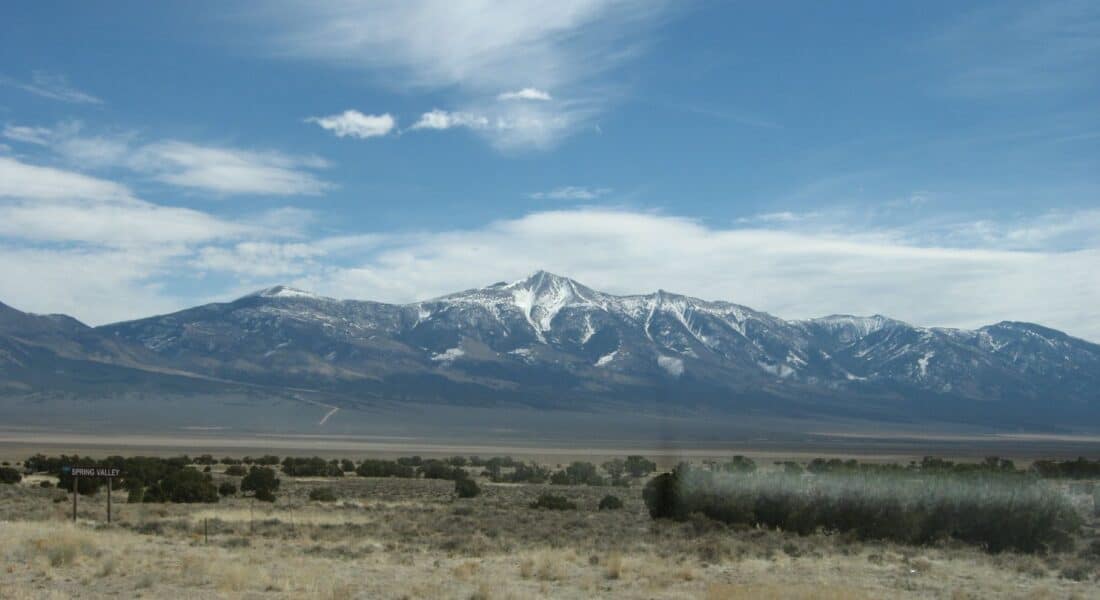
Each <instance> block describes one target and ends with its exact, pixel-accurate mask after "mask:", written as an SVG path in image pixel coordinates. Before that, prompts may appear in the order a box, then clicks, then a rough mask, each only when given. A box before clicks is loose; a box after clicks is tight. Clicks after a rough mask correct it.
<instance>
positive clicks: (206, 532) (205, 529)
mask: <svg viewBox="0 0 1100 600" xmlns="http://www.w3.org/2000/svg"><path fill="white" fill-rule="evenodd" d="M202 543H204V544H209V543H210V525H209V519H203V520H202Z"/></svg>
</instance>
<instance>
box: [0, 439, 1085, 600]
mask: <svg viewBox="0 0 1100 600" xmlns="http://www.w3.org/2000/svg"><path fill="white" fill-rule="evenodd" d="M71 458H72V457H67V460H71ZM271 458H274V460H273V461H272V460H271ZM459 458H462V457H457V458H451V459H416V458H415V457H408V458H406V459H400V460H393V461H391V460H378V459H371V460H364V461H357V460H353V459H346V461H347V462H345V460H338V461H335V465H336V466H337V467H338V468H339V470H340V473H339V474H336V470H335V469H334V468H333V464H334V461H332V460H321V459H317V460H314V459H310V458H304V459H297V458H295V459H292V460H290V461H287V460H286V459H285V458H279V457H268V458H265V459H264V460H265V464H262V465H261V464H258V463H257V461H256V460H255V459H252V460H251V461H250V462H244V461H243V460H240V459H217V460H215V459H213V458H209V459H208V458H207V457H197V458H195V457H192V458H189V459H187V460H186V461H184V460H183V457H176V458H170V459H155V460H154V461H153V462H156V461H166V462H167V463H168V464H170V465H173V466H171V467H169V468H168V470H167V471H165V472H164V473H167V475H164V476H170V475H171V473H182V472H189V473H192V474H191V475H186V476H183V477H184V478H186V479H188V480H190V479H195V478H197V479H201V480H204V481H205V480H207V479H208V480H209V481H210V483H211V485H213V486H214V488H215V489H217V490H218V496H219V498H218V501H217V502H216V503H211V502H206V501H203V502H199V503H187V502H179V503H177V502H173V501H172V497H171V496H169V497H165V498H163V499H162V500H160V501H158V502H150V501H143V502H140V503H133V504H125V503H123V504H116V506H115V510H114V513H115V514H114V516H115V519H114V523H113V525H111V526H110V527H107V526H106V525H105V523H104V520H105V519H104V512H105V508H106V507H105V498H104V497H103V496H104V495H103V494H96V493H94V492H89V493H88V495H87V496H86V497H85V498H84V499H82V500H81V502H80V505H79V510H80V514H79V519H78V522H77V524H76V525H72V524H70V523H68V518H69V511H70V510H71V505H70V503H69V502H68V501H67V500H68V498H69V493H68V492H67V491H66V490H64V489H60V490H59V489H56V487H55V486H56V485H57V484H58V483H59V482H60V477H58V476H55V475H52V474H50V473H49V469H50V466H49V465H50V464H53V463H54V462H55V461H53V460H52V459H46V460H45V462H42V463H39V462H35V461H33V460H32V461H26V462H27V463H29V464H30V465H35V466H38V465H40V464H45V465H47V467H46V468H44V469H42V470H40V471H37V472H34V473H28V472H27V471H28V470H29V469H28V464H14V465H11V466H10V467H9V468H13V469H15V470H16V471H17V472H18V473H19V474H21V480H20V481H19V482H17V483H14V484H11V485H0V538H2V539H4V540H5V543H4V544H3V545H0V546H2V547H0V579H3V583H4V586H3V588H4V590H3V592H0V596H2V597H5V598H7V597H13V598H40V597H51V595H52V596H53V597H70V596H75V595H82V596H84V597H106V596H124V597H133V596H138V595H141V596H145V597H208V596H222V597H224V596H229V597H237V596H243V597H260V596H263V597H287V598H291V597H293V598H297V597H323V598H353V597H355V598H375V597H403V596H407V597H432V598H471V597H478V598H529V597H576V598H588V597H609V596H621V597H646V598H657V597H683V598H700V597H705V598H747V597H753V598H756V597H764V598H768V597H783V598H786V597H793V598H799V597H802V598H819V597H824V598H829V597H835V598H861V597H875V598H878V597H951V596H954V597H962V598H965V597H998V598H999V597H1058V598H1068V597H1074V595H1075V594H1076V595H1077V596H1079V597H1088V596H1089V594H1091V593H1092V592H1093V590H1094V588H1095V586H1096V583H1097V581H1096V578H1097V576H1098V575H1100V567H1098V564H1100V537H1098V535H1097V525H1098V519H1097V517H1096V516H1095V515H1094V514H1093V511H1094V504H1093V496H1092V494H1093V493H1094V491H1095V490H1096V489H1097V486H1096V485H1095V484H1094V482H1093V481H1090V480H1087V479H1081V480H1076V479H1075V480H1072V481H1069V482H1060V481H1053V482H1048V483H1045V484H1044V483H1043V482H1041V481H1040V480H1039V479H1038V478H1036V477H1035V475H1034V474H1028V472H1021V471H1022V470H1020V469H1015V468H1013V469H1011V471H1009V470H1007V469H1000V471H1002V472H999V473H994V472H993V471H994V469H992V468H988V467H982V468H972V467H970V466H967V467H965V468H958V469H956V467H955V466H954V465H951V466H949V467H948V468H941V467H943V465H939V466H938V467H935V468H933V467H931V466H930V465H931V463H928V464H927V465H925V466H927V467H928V468H927V469H925V470H923V471H922V469H921V468H920V463H917V466H916V467H914V468H910V465H900V466H890V467H886V466H874V467H871V466H867V467H863V466H860V465H859V464H858V463H857V464H856V465H855V466H854V467H853V466H852V465H850V464H847V463H846V462H844V461H839V462H840V464H841V466H839V467H837V466H835V465H836V463H831V461H829V460H827V459H822V461H820V463H818V464H824V465H826V466H825V467H824V468H818V467H812V465H813V461H809V462H807V463H801V464H798V465H797V467H798V472H796V470H795V469H794V468H793V467H792V466H791V465H785V464H771V465H764V466H760V465H756V464H755V463H754V462H752V461H751V460H750V459H747V458H745V457H740V458H733V459H725V460H716V461H702V462H699V463H697V464H696V465H694V468H691V469H686V468H680V469H677V470H676V471H675V472H674V473H675V474H676V475H667V476H666V475H665V474H661V475H654V474H653V473H652V472H651V470H649V469H644V470H645V471H646V473H645V475H644V476H641V477H635V476H634V475H633V474H632V473H631V472H629V471H628V470H627V469H626V468H625V467H623V470H622V471H621V472H619V464H618V463H617V462H613V461H607V462H608V463H612V464H610V465H608V466H610V470H609V469H607V468H605V464H607V463H604V464H600V465H598V466H594V467H593V468H594V469H595V476H596V477H598V478H599V479H600V482H599V483H602V485H599V484H598V483H597V482H596V481H595V479H594V478H592V477H591V475H592V470H591V469H589V467H588V466H574V465H575V464H577V463H569V464H564V465H553V464H546V463H534V462H531V461H519V460H512V459H505V458H501V459H500V460H495V459H484V460H483V459H477V458H476V457H466V458H464V462H463V461H460V460H459ZM475 459H476V460H475ZM81 460H86V459H83V458H82V459H81ZM103 460H106V459H103ZM148 460H149V459H142V460H140V461H137V460H136V459H135V460H134V462H131V463H130V464H133V465H138V464H142V463H143V462H147V461H148ZM621 462H622V463H624V464H625V463H626V461H625V460H621ZM478 463H480V464H478ZM830 463H831V464H833V465H834V466H833V467H829V466H827V465H829V464H830ZM989 464H992V463H989ZM997 464H998V465H1000V464H1001V463H999V462H998V463H997ZM288 465H289V470H290V471H291V472H293V473H295V474H293V475H292V474H288V473H287V466H288ZM363 465H368V467H367V468H366V469H364V468H363ZM379 465H385V466H384V467H381V469H382V470H381V471H376V470H374V469H376V468H378V467H379ZM494 465H495V466H494ZM845 465H847V466H845ZM146 466H148V465H146ZM642 466H643V467H645V466H647V465H642ZM208 467H209V468H210V470H209V471H206V469H207V468H208ZM233 467H240V469H239V470H238V469H233ZM397 467H401V471H400V475H384V476H372V475H366V476H364V475H362V474H359V473H360V472H361V471H362V472H365V473H375V472H387V471H392V470H394V469H396V468H397ZM498 467H499V468H498ZM570 467H573V468H572V469H570ZM158 468H159V467H158ZM998 468H999V467H998ZM456 469H457V470H458V471H456ZM408 470H411V472H412V473H411V474H409V471H408ZM317 471H321V472H322V473H323V474H322V475H314V474H313V473H315V472H317ZM459 471H461V472H462V473H464V475H460V474H458V472H459ZM151 472H152V473H153V475H154V476H151V477H150V478H147V479H144V478H143V480H142V481H143V482H144V483H143V484H142V489H144V490H148V489H150V488H152V487H153V486H154V485H160V484H159V483H150V481H153V482H162V481H163V480H164V477H163V476H161V475H163V473H162V472H161V471H156V470H153V471H151ZM231 472H232V473H236V474H232V473H231ZM254 472H256V473H265V475H264V476H263V477H254V479H256V478H259V479H263V480H265V481H268V478H270V479H271V480H274V481H277V482H278V484H277V485H274V484H271V482H270V481H268V483H269V485H271V486H272V487H273V488H274V490H273V496H274V498H273V501H272V502H259V501H256V500H257V498H256V495H257V493H256V491H254V490H249V489H245V490H244V491H242V488H250V487H252V486H251V485H246V484H245V479H246V478H247V477H248V475H250V474H251V473H254ZM517 472H518V473H520V475H518V476H517V475H516V473H517ZM616 472H619V474H618V477H616V475H615V473H616ZM689 472H690V473H693V475H691V476H690V477H698V478H700V480H706V481H709V483H710V485H712V486H713V487H712V488H709V489H710V492H708V494H709V495H708V494H698V495H696V496H694V498H695V500H700V499H703V498H711V500H712V501H714V502H718V501H717V500H714V499H715V498H718V497H720V496H722V494H717V492H719V491H721V492H725V491H728V490H724V489H719V488H720V487H721V486H723V485H727V483H729V485H730V486H731V488H732V489H733V491H734V492H735V493H736V494H748V495H749V496H744V497H752V498H754V501H753V502H752V504H751V511H752V517H751V518H744V515H747V514H748V513H747V512H738V511H740V510H741V509H738V510H737V511H734V510H733V509H730V508H729V507H726V508H723V509H722V510H726V511H730V512H729V514H738V515H741V517H739V518H737V519H725V518H723V513H721V512H709V509H707V507H706V505H705V504H696V505H681V507H680V508H678V509H677V510H676V511H674V512H673V513H672V514H669V515H667V516H670V517H672V518H658V519H652V518H651V510H652V505H650V506H647V505H646V503H645V502H644V500H643V493H644V491H645V490H646V489H648V490H649V492H648V493H647V494H646V495H649V496H652V494H653V490H654V489H656V488H657V486H658V485H659V484H657V483H654V482H659V481H667V480H668V477H670V476H677V477H679V476H685V477H687V475H686V474H687V473H689ZM964 472H965V473H969V475H966V477H970V476H972V475H973V476H976V477H977V479H963V480H959V481H956V480H954V479H952V478H954V477H958V476H962V473H964ZM303 473H306V474H303ZM531 473H534V474H535V475H529V474H531ZM538 473H549V475H550V476H552V475H554V474H555V473H566V474H569V473H572V475H574V476H576V478H575V479H574V480H573V482H570V483H552V482H551V481H550V477H547V478H546V479H545V480H544V481H543V482H542V483H531V482H526V481H524V482H520V483H513V482H511V481H509V480H511V479H517V478H518V479H523V478H526V477H529V476H534V477H538ZM242 474H243V475H242ZM928 477H943V478H944V479H942V480H940V481H942V482H943V486H944V487H942V488H929V486H928V485H927V478H928ZM994 477H1004V479H1003V481H1005V482H1006V484H1007V482H1008V481H1009V480H1011V481H1012V482H1013V483H1016V484H1021V485H1023V486H1025V487H1024V488H1021V489H1025V490H1026V489H1031V488H1030V486H1044V487H1043V488H1042V489H1043V490H1045V491H1044V492H1043V493H1050V494H1056V495H1057V496H1052V500H1051V501H1052V502H1054V503H1055V504H1057V505H1059V506H1063V507H1064V506H1065V504H1063V503H1061V502H1060V501H1059V500H1057V498H1062V500H1067V499H1068V502H1071V503H1072V506H1073V508H1074V509H1075V510H1076V514H1077V515H1078V519H1080V522H1081V524H1080V525H1079V526H1078V527H1077V528H1076V529H1066V531H1065V533H1066V535H1067V536H1068V539H1064V540H1061V542H1065V543H1061V542H1059V543H1055V542H1054V541H1049V542H1044V544H1043V545H1042V547H1039V548H1034V549H1030V548H1028V549H1025V548H1023V546H1021V545H1020V544H1008V545H1006V546H1005V547H1004V548H1000V549H999V550H1000V551H999V552H995V553H994V552H990V550H994V548H993V547H992V546H990V545H988V544H987V543H979V542H974V541H960V540H962V537H960V536H959V535H955V534H952V535H947V536H933V537H934V539H929V540H924V541H919V540H917V541H914V540H912V539H906V540H901V539H900V538H898V537H894V536H891V535H882V534H880V533H878V532H875V531H871V530H867V531H866V532H861V531H860V530H859V528H858V527H855V528H847V529H845V528H843V527H841V526H837V525H830V526H814V527H809V526H807V527H805V528H802V529H799V528H798V527H792V526H790V525H788V524H787V523H786V522H785V521H784V519H786V518H787V516H786V515H790V514H791V513H790V512H787V513H780V512H778V511H776V510H775V507H777V506H787V507H790V506H804V505H803V504H800V500H799V498H800V497H799V496H798V494H796V493H795V492H800V491H801V492H805V493H810V492H811V490H818V491H819V493H821V494H824V496H823V498H825V499H828V498H834V499H835V498H846V496H845V494H846V493H851V491H852V490H854V489H859V490H861V491H862V492H865V494H864V496H863V500H861V501H860V502H856V503H854V504H852V505H851V506H849V505H846V504H843V503H840V502H839V501H837V504H836V507H840V506H844V507H845V510H850V511H854V512H851V513H848V514H850V515H858V516H852V517H851V518H852V519H853V520H855V521H860V520H863V519H865V518H867V516H868V515H871V516H872V517H873V516H874V515H876V514H879V515H894V516H897V515H899V514H900V515H902V517H904V515H905V514H906V513H905V512H904V511H906V510H908V509H909V508H910V505H909V504H906V503H902V504H901V505H900V506H898V505H896V504H893V500H891V498H895V499H896V498H897V497H899V496H900V497H904V498H910V497H914V498H915V497H919V496H920V495H921V494H925V495H927V496H934V495H935V494H937V493H941V494H942V493H944V492H945V491H946V490H948V489H949V488H950V490H951V491H952V494H954V495H953V496H951V498H953V499H954V500H953V501H957V500H959V499H960V498H965V497H966V495H967V494H973V493H976V494H977V495H976V496H974V497H976V498H979V499H982V501H983V502H984V504H981V503H980V504H977V505H975V506H980V507H989V506H992V505H990V504H989V502H988V501H989V499H990V498H993V497H994V496H992V495H991V493H992V492H988V493H987V492H983V491H978V492H974V491H973V490H970V488H966V487H965V486H966V485H968V484H967V483H966V481H971V482H977V481H979V480H984V478H994ZM134 479H135V481H136V480H137V478H136V477H135V478H134ZM559 479H560V478H559ZM616 480H617V481H616ZM861 481H863V483H860V482H861ZM876 481H877V482H884V483H874V482H876ZM990 481H992V479H990ZM44 483H45V484H48V485H47V487H43V484H44ZM949 483H950V484H951V486H955V487H950V486H948V484H949ZM134 485H136V484H134ZM960 485H961V486H963V487H958V486H960ZM990 485H991V486H992V487H991V488H990V489H993V490H996V489H1000V488H996V486H995V485H993V484H992V483H990ZM223 486H224V487H225V488H226V492H225V493H222V489H223ZM799 486H801V487H799ZM876 486H877V487H876ZM162 487H163V486H162ZM687 489H696V490H699V489H706V488H691V487H688V488H687ZM1039 489H1040V488H1038V487H1036V488H1034V490H1039ZM474 490H476V493H475V491H474ZM937 490H938V491H937ZM964 491H965V492H966V493H965V494H963V493H962V492H964ZM1028 493H1031V492H1027V493H1024V494H1022V495H1020V496H1019V498H1017V500H1020V499H1025V497H1026V496H1027V494H1028ZM891 494H892V495H891ZM913 494H916V495H915V496H914V495H913ZM722 497H725V498H727V500H723V501H722V502H728V498H729V496H722ZM739 497H740V496H739ZM763 497H766V498H769V499H770V500H768V501H767V502H762V501H759V499H760V498H763ZM810 497H811V498H814V499H815V502H814V506H819V504H818V502H817V501H818V500H821V499H822V497H817V496H812V495H811V496H810ZM869 498H875V499H878V500H881V499H884V498H885V499H886V500H887V502H885V503H879V504H877V505H876V504H874V503H872V502H871V501H870V500H869ZM782 501H788V502H789V504H782V503H781V502H782ZM1014 501H1016V500H1014ZM1021 501H1022V500H1021ZM906 502H909V501H908V500H907V501H906ZM913 502H915V500H914V501H913ZM956 504H958V503H957V502H956ZM739 506H740V505H739ZM744 506H745V507H747V506H749V505H748V504H746V505H744ZM825 506H828V504H827V503H826V504H825ZM873 506H878V507H879V508H878V509H876V510H878V511H879V512H874V511H872V512H869V513H868V512H860V511H868V510H870V508H869V507H873ZM883 506H885V507H887V508H888V509H883V508H882V507H883ZM1010 506H1011V504H1010ZM758 509H759V510H760V512H759V515H758V513H757V511H758ZM764 509H767V510H764ZM895 509H896V510H901V511H902V512H900V513H898V512H896V510H895ZM833 510H834V509H833V508H829V509H821V510H818V509H817V508H814V509H813V510H810V511H808V512H805V513H803V512H798V513H797V514H800V515H803V517H802V518H807V517H805V515H818V514H829V513H830V511H833ZM769 511H771V512H769ZM892 511H893V512H892ZM769 514H776V515H779V514H782V515H784V516H782V517H769V516H767V515H769ZM837 514H842V513H837ZM658 516H664V515H658ZM813 519H819V517H817V516H814V517H813ZM990 519H991V518H990ZM894 521H897V522H899V523H912V522H913V521H911V520H909V519H907V518H897V519H888V520H879V521H877V523H878V524H879V526H884V525H887V524H889V523H892V522H894ZM987 521H988V522H992V521H991V520H989V519H987ZM837 522H839V521H837ZM872 522H875V521H874V520H873V519H872ZM918 522H919V521H918ZM1009 523H1011V524H1012V526H1013V527H1015V526H1017V525H1018V523H1016V522H1012V521H1009ZM864 527H870V526H869V525H868V526H864ZM1040 530H1041V528H1040ZM1025 550H1026V551H1025ZM150 574H151V575H150Z"/></svg>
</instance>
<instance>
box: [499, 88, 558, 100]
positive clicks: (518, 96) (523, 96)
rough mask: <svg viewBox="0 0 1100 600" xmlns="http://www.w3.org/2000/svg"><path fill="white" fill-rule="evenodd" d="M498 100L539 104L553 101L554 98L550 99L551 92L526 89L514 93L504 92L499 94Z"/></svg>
mask: <svg viewBox="0 0 1100 600" xmlns="http://www.w3.org/2000/svg"><path fill="white" fill-rule="evenodd" d="M497 100H536V101H539V102H549V101H551V100H553V98H551V97H550V92H544V91H542V90H538V89H535V88H532V87H526V88H523V89H522V90H516V91H514V92H502V93H500V94H497Z"/></svg>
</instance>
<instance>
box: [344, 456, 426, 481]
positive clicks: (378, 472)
mask: <svg viewBox="0 0 1100 600" xmlns="http://www.w3.org/2000/svg"><path fill="white" fill-rule="evenodd" d="M355 473H356V474H357V475H359V476H360V477H416V470H415V469H413V468H412V467H411V466H409V465H403V464H400V463H397V462H394V461H392V460H374V459H367V460H364V461H363V462H361V463H359V467H358V468H356V469H355Z"/></svg>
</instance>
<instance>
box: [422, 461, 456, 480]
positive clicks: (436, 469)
mask: <svg viewBox="0 0 1100 600" xmlns="http://www.w3.org/2000/svg"><path fill="white" fill-rule="evenodd" d="M416 470H417V472H418V473H419V474H420V476H421V477H423V478H424V479H446V480H449V481H455V480H458V479H466V478H467V477H468V475H467V474H466V470H465V469H463V468H462V467H452V466H451V465H450V464H448V463H445V462H443V461H441V460H428V461H424V462H422V463H421V464H420V466H419V467H417V469H416Z"/></svg>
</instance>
